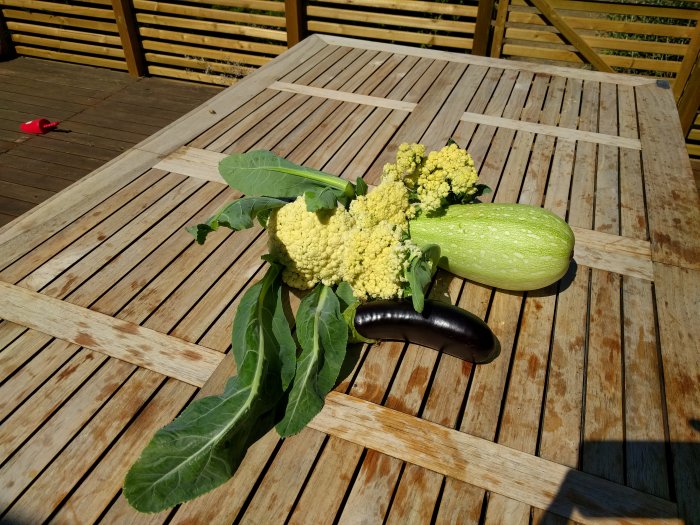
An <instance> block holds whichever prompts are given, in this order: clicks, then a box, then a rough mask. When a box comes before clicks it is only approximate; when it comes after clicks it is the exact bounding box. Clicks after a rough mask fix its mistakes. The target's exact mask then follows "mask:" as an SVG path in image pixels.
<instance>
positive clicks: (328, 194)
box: [304, 188, 338, 212]
mask: <svg viewBox="0 0 700 525" xmlns="http://www.w3.org/2000/svg"><path fill="white" fill-rule="evenodd" d="M304 200H305V201H306V211H310V212H314V211H319V210H334V209H335V208H336V207H337V206H338V198H337V197H336V195H335V193H334V192H333V190H332V189H331V188H323V189H322V190H321V191H320V192H315V191H307V192H306V193H304Z"/></svg>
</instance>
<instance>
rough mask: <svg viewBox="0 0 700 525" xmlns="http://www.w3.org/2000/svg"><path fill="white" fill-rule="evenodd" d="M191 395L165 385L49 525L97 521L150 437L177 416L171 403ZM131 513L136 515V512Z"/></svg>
mask: <svg viewBox="0 0 700 525" xmlns="http://www.w3.org/2000/svg"><path fill="white" fill-rule="evenodd" d="M193 392H194V388H192V387H186V386H184V385H183V384H182V383H180V382H178V381H174V380H169V381H167V382H166V383H165V384H164V385H163V387H162V388H160V389H159V390H158V391H157V393H156V394H155V396H154V398H153V399H152V400H151V401H150V402H149V403H148V404H147V405H146V406H145V408H144V409H143V410H142V411H141V412H139V414H138V416H137V419H136V420H135V421H134V422H133V423H132V424H130V425H129V427H128V428H127V429H126V431H125V432H124V434H123V435H121V436H120V437H119V440H118V441H117V442H116V443H115V445H114V446H113V447H111V448H109V449H108V451H107V453H106V455H105V456H104V457H102V458H100V460H99V462H98V463H96V464H95V466H94V468H93V469H92V470H91V471H90V473H89V474H88V477H87V479H86V480H85V481H83V482H82V483H81V484H80V485H79V486H78V487H77V489H76V490H75V492H73V493H72V494H70V496H69V498H68V499H67V501H63V502H62V504H61V507H60V509H59V510H58V512H57V513H56V514H55V515H54V516H53V518H52V521H51V522H52V523H66V522H72V521H76V520H78V521H83V522H87V521H97V520H98V519H99V518H100V515H101V514H102V512H103V509H104V508H105V507H106V506H107V505H108V504H109V502H110V501H111V500H112V499H113V498H114V497H115V496H116V495H117V494H118V493H119V491H120V490H121V487H122V485H123V483H124V476H125V475H126V472H127V471H128V469H129V468H130V467H131V465H132V464H133V463H134V462H135V461H136V460H137V459H138V456H139V454H140V453H141V451H142V450H143V449H144V448H145V447H146V445H147V444H148V441H149V440H150V439H151V436H152V435H153V433H154V432H155V431H156V430H157V429H159V428H160V427H163V426H165V425H167V424H168V423H169V422H170V421H172V420H173V419H174V418H175V417H176V416H177V415H178V412H179V410H180V406H179V403H177V402H173V401H174V400H175V399H178V400H179V399H181V398H183V397H185V396H186V395H187V394H189V395H190V396H191V395H192V394H193ZM95 486H99V487H100V490H99V494H98V495H96V494H95ZM133 513H134V515H136V512H135V511H133ZM138 516H139V518H140V519H141V521H143V520H144V519H148V518H149V517H150V516H146V515H144V514H141V515H138ZM108 521H110V520H108ZM112 523H114V522H113V521H112Z"/></svg>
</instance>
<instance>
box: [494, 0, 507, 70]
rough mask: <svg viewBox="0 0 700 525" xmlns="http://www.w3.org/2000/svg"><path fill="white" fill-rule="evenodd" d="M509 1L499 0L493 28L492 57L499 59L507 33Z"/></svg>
mask: <svg viewBox="0 0 700 525" xmlns="http://www.w3.org/2000/svg"><path fill="white" fill-rule="evenodd" d="M508 3H509V0H498V10H497V11H496V22H495V24H494V28H493V40H492V41H491V56H492V57H494V58H499V57H500V56H501V48H502V47H503V36H504V35H505V32H506V20H507V19H508Z"/></svg>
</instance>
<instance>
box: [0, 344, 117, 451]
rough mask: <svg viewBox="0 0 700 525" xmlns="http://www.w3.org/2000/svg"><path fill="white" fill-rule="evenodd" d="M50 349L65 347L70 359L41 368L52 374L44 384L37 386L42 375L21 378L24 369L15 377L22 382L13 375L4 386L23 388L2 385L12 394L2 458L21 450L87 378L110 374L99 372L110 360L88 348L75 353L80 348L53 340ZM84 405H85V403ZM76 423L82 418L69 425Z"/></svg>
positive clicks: (1, 432)
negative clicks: (34, 377) (52, 367)
mask: <svg viewBox="0 0 700 525" xmlns="http://www.w3.org/2000/svg"><path fill="white" fill-rule="evenodd" d="M47 348H51V349H52V350H53V349H55V350H56V351H61V350H63V352H62V353H63V355H64V357H68V358H69V359H68V360H67V361H66V363H65V364H64V365H63V366H60V367H58V368H57V369H50V368H48V367H44V368H42V371H46V373H48V374H53V375H51V377H49V378H48V379H47V380H46V382H45V383H43V384H41V386H39V387H38V388H37V384H38V381H40V380H41V379H42V377H41V376H37V380H38V381H33V378H31V377H30V378H27V379H26V380H25V381H22V379H23V377H22V376H21V375H20V374H22V372H23V371H24V370H25V369H22V371H21V372H20V374H17V375H16V376H15V377H18V378H19V381H15V380H14V378H13V381H12V382H7V383H5V385H11V384H13V383H15V384H17V386H18V387H20V388H21V389H23V390H19V391H18V392H17V393H15V392H12V391H10V387H9V386H8V388H7V390H5V389H4V388H3V390H5V391H6V392H7V393H8V394H9V395H8V397H7V400H8V406H7V407H3V416H6V419H4V423H3V425H2V427H0V437H2V441H0V443H2V444H1V445H0V457H2V458H7V457H9V456H10V455H11V454H12V453H13V452H14V451H16V450H18V449H20V448H21V446H22V443H24V442H26V440H27V439H29V438H30V437H31V435H32V434H34V432H36V431H37V429H39V428H40V427H41V426H42V425H44V424H45V423H46V422H47V421H48V420H49V419H50V418H51V417H52V415H53V414H54V413H55V412H56V411H57V410H58V409H59V408H62V407H64V406H65V404H64V403H65V402H66V400H68V398H69V397H70V396H71V395H72V394H74V393H75V392H76V390H78V389H79V388H80V386H81V385H83V384H84V383H85V381H87V380H88V379H89V378H91V377H93V374H96V379H97V382H99V380H100V376H102V377H104V374H105V373H107V372H106V371H100V372H97V370H98V369H99V368H100V367H101V366H102V365H104V363H105V362H106V361H107V360H108V358H107V356H104V355H102V354H99V353H97V352H91V351H89V350H80V351H78V352H77V353H75V354H72V352H75V351H76V350H77V347H76V346H75V345H72V344H70V343H66V342H65V341H58V340H54V341H53V342H52V343H51V345H49V346H48V347H47ZM42 359H43V356H41V357H40V358H39V359H37V360H36V361H37V362H38V363H40V364H39V365H37V367H38V366H41V365H43V364H44V363H42ZM30 364H33V362H32V363H30ZM48 364H49V365H50V364H51V363H48ZM25 368H26V367H25ZM107 368H109V367H107ZM30 371H31V370H30ZM3 387H4V385H3ZM88 390H90V388H88ZM17 394H20V395H17ZM81 395H82V394H81ZM86 395H89V394H86ZM16 405H19V406H16ZM83 407H84V408H85V405H83ZM76 423H77V424H80V421H77V422H76V421H70V422H68V423H67V425H75V424H76Z"/></svg>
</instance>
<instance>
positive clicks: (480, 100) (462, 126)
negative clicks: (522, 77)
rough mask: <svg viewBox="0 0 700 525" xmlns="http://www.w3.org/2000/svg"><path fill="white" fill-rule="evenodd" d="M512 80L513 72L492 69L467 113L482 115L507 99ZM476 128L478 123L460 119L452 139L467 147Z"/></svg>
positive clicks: (487, 73)
mask: <svg viewBox="0 0 700 525" xmlns="http://www.w3.org/2000/svg"><path fill="white" fill-rule="evenodd" d="M504 78H505V79H506V80H505V82H502V79H504ZM511 78H513V72H512V71H508V70H502V69H498V68H490V69H489V70H488V71H487V72H486V75H485V76H484V79H483V80H482V81H481V84H480V85H479V89H477V91H476V93H475V94H474V96H473V97H472V99H471V101H470V102H469V106H467V111H466V112H465V113H475V114H481V113H483V112H484V110H485V108H486V107H487V106H488V105H491V104H494V103H496V104H497V103H498V102H499V101H500V100H502V99H503V98H504V97H507V93H504V92H505V91H508V92H510V90H509V89H507V88H508V87H509V86H510V81H509V79H511ZM511 88H512V86H511ZM504 104H505V102H504ZM476 128H477V123H476V122H466V123H465V121H464V120H463V119H460V122H459V123H458V124H457V127H456V129H455V130H454V132H453V134H452V137H451V138H452V139H453V140H454V141H455V142H457V143H458V144H460V145H466V142H467V141H468V140H469V139H470V138H471V136H472V135H473V134H474V131H475V130H476Z"/></svg>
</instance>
